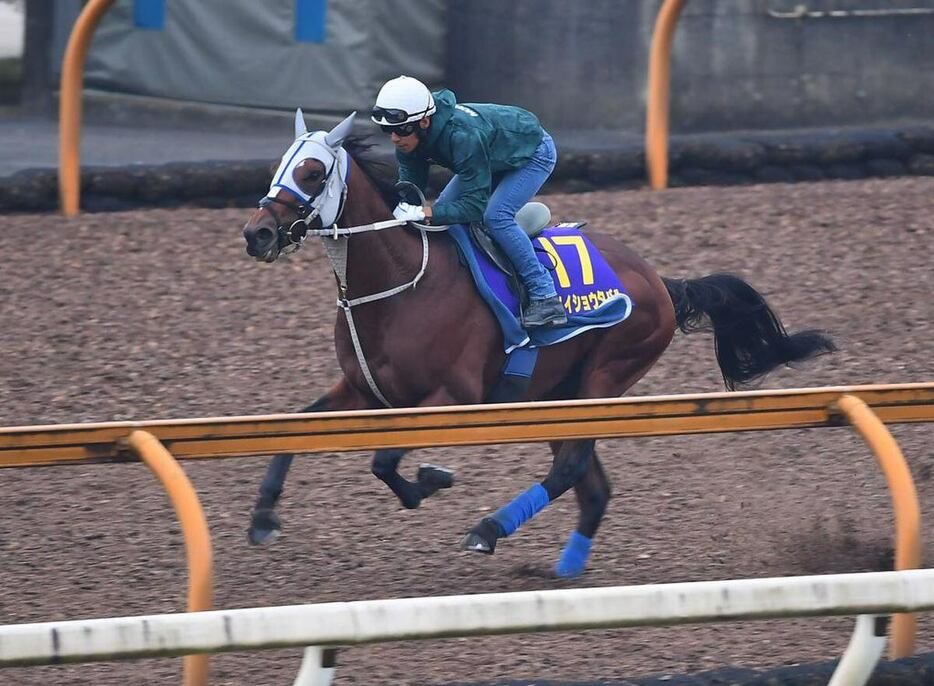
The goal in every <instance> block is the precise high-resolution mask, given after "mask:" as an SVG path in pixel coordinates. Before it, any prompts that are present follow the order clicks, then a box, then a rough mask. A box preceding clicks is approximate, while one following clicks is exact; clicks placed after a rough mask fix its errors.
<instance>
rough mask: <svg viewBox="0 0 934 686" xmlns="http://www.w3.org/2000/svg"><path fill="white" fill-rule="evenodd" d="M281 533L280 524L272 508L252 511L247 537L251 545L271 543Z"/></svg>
mask: <svg viewBox="0 0 934 686" xmlns="http://www.w3.org/2000/svg"><path fill="white" fill-rule="evenodd" d="M281 533H282V522H281V521H280V519H279V515H277V514H276V513H275V512H274V511H273V509H272V508H262V509H257V510H253V516H252V518H251V519H250V531H249V533H248V537H249V539H250V543H252V544H253V545H265V544H267V543H272V542H273V541H275V540H276V539H277V538H279V534H281Z"/></svg>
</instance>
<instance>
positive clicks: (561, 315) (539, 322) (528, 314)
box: [522, 295, 568, 329]
mask: <svg viewBox="0 0 934 686" xmlns="http://www.w3.org/2000/svg"><path fill="white" fill-rule="evenodd" d="M567 321H568V315H567V313H566V312H565V311H564V304H563V303H562V302H561V296H558V295H553V296H551V297H550V298H541V299H538V300H530V301H529V304H528V306H527V307H525V309H523V311H522V325H523V326H524V327H525V328H527V329H528V328H531V327H536V326H558V325H561V324H567Z"/></svg>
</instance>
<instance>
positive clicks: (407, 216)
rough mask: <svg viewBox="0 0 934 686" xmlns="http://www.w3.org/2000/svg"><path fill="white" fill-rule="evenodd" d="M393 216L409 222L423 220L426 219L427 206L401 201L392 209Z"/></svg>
mask: <svg viewBox="0 0 934 686" xmlns="http://www.w3.org/2000/svg"><path fill="white" fill-rule="evenodd" d="M392 216H393V217H395V218H396V219H401V220H403V221H407V222H423V221H425V208H424V207H419V206H418V205H410V204H409V203H407V202H400V203H399V204H398V205H396V209H394V210H393V211H392Z"/></svg>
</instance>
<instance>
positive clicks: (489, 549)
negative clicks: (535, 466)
mask: <svg viewBox="0 0 934 686" xmlns="http://www.w3.org/2000/svg"><path fill="white" fill-rule="evenodd" d="M593 447H594V441H593V440H583V441H564V442H563V443H561V444H560V447H559V448H558V451H557V453H556V454H555V459H554V460H553V461H552V464H551V469H550V470H549V472H548V476H546V477H545V478H544V479H543V480H542V482H541V483H538V484H535V485H534V486H532V488H530V489H529V490H527V491H525V492H524V493H520V494H519V495H518V496H516V497H515V498H514V499H513V500H512V502H511V503H509V504H508V505H506V506H504V507H501V508H500V509H498V510H497V511H496V512H494V513H493V514H492V515H491V516H489V517H484V518H483V519H481V520H480V523H479V524H477V525H476V526H475V527H474V528H473V529H471V530H470V531H468V532H467V535H466V536H464V538H463V540H462V541H461V548H463V549H464V550H473V551H476V552H480V553H487V554H488V555H492V554H493V552H494V551H495V550H496V541H497V540H498V539H500V538H503V537H505V536H510V535H511V534H513V533H514V532H515V531H516V529H518V528H519V527H520V526H522V525H523V524H524V523H525V522H527V521H528V520H530V519H531V518H532V517H534V516H535V515H536V514H538V513H539V512H541V511H542V510H543V509H545V507H546V506H547V505H548V504H549V503H550V502H551V501H552V500H555V499H556V498H558V497H559V496H561V495H562V494H563V493H564V492H565V491H567V490H568V489H570V488H571V487H572V486H575V485H576V484H577V483H578V482H580V480H581V479H583V478H584V476H585V474H586V473H587V468H588V465H589V464H590V459H591V457H592V456H593Z"/></svg>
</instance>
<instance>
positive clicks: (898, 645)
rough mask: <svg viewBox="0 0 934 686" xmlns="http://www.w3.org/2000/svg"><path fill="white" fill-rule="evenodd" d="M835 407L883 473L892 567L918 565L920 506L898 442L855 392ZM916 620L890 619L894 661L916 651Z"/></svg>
mask: <svg viewBox="0 0 934 686" xmlns="http://www.w3.org/2000/svg"><path fill="white" fill-rule="evenodd" d="M837 406H838V407H839V408H840V410H841V411H842V412H843V414H844V415H845V416H846V418H847V420H848V421H849V422H850V423H851V424H852V425H853V426H854V427H856V430H857V431H858V432H859V433H860V435H861V436H862V437H863V439H865V441H866V443H868V444H869V447H870V448H872V451H873V453H875V455H876V460H877V461H878V462H879V466H880V467H882V471H883V472H884V473H885V480H886V482H887V483H888V485H889V491H890V492H891V494H892V504H893V505H894V509H895V569H896V571H901V570H904V569H918V568H920V567H921V508H920V507H919V506H918V493H917V491H916V490H915V484H914V481H913V480H912V478H911V470H909V469H908V464H907V463H906V462H905V457H904V456H903V455H902V451H901V449H900V448H899V447H898V443H896V442H895V439H894V438H893V437H892V434H891V433H890V432H889V430H888V429H887V428H886V427H885V424H883V423H882V421H881V420H880V419H879V418H878V417H877V416H876V414H875V413H874V412H873V411H872V410H871V409H870V408H869V406H868V405H867V404H866V403H865V402H863V401H862V400H861V399H860V398H857V397H856V396H855V395H849V394H847V395H843V396H841V397H840V399H839V400H838V401H837ZM916 630H917V622H916V620H915V615H914V614H907V613H906V614H898V615H895V616H894V617H893V619H892V645H891V647H890V649H889V656H890V657H891V658H892V659H893V660H897V659H899V658H902V657H909V656H910V655H912V654H913V653H914V651H915V633H916Z"/></svg>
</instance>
